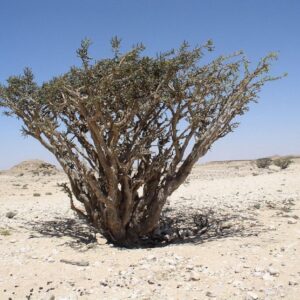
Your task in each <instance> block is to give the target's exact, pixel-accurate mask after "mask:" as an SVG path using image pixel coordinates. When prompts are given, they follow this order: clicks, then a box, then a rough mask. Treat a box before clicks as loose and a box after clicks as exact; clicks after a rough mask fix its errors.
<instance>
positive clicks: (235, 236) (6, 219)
mask: <svg viewBox="0 0 300 300" xmlns="http://www.w3.org/2000/svg"><path fill="white" fill-rule="evenodd" d="M66 181H67V179H66V177H65V175H64V173H63V172H62V171H60V170H58V169H56V168H55V167H53V166H51V165H48V164H45V163H43V162H41V161H27V162H23V163H21V164H20V165H17V166H15V167H13V168H12V169H10V170H6V171H2V172H1V173H0V299H1V300H2V299H46V300H49V299H52V300H53V299H161V300H162V299H295V300H296V299H300V257H299V253H300V220H299V217H300V211H299V209H300V159H299V158H294V163H293V164H292V165H290V166H289V168H287V169H285V170H280V169H279V168H278V167H275V166H271V167H270V168H269V169H258V168H257V167H256V165H255V162H254V161H228V162H214V163H207V164H204V165H197V166H196V167H195V168H194V169H193V172H192V174H191V175H190V176H189V179H188V180H187V181H186V182H185V183H184V184H183V185H182V186H181V187H180V188H179V189H178V190H177V191H176V192H175V193H174V194H173V195H172V196H171V197H170V200H169V202H168V205H167V207H166V212H165V215H166V216H169V217H170V218H172V217H174V218H176V220H178V224H177V225H178V228H179V231H178V232H179V235H180V236H182V239H181V240H177V241H176V242H174V243H171V244H162V245H161V246H160V247H152V248H151V247H148V248H140V249H122V248H117V247H114V246H112V245H109V244H106V242H105V240H104V239H103V238H101V236H100V235H99V234H97V235H96V234H95V233H94V232H93V231H92V230H91V229H90V228H89V227H88V225H86V224H85V223H84V222H83V221H82V220H80V219H78V217H77V216H75V215H74V213H73V212H72V211H71V209H70V208H69V200H68V197H67V196H66V195H65V194H64V193H63V192H62V191H61V189H60V188H59V187H58V186H57V183H61V182H66ZM197 216H198V217H197ZM195 218H196V219H197V218H198V219H199V220H202V219H203V220H206V221H207V224H204V225H203V230H202V232H201V234H199V232H198V233H197V234H195V230H194V229H195V228H194V227H193V226H195V224H194V223H195V222H196V221H195ZM168 230H169V229H166V234H168V235H169V236H170V240H172V234H173V233H172V231H170V232H169V233H168Z"/></svg>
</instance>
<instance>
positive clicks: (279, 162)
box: [273, 157, 293, 170]
mask: <svg viewBox="0 0 300 300" xmlns="http://www.w3.org/2000/svg"><path fill="white" fill-rule="evenodd" d="M292 162H293V161H292V160H291V158H290V157H281V158H277V159H275V160H274V161H273V163H274V165H275V166H277V167H279V168H280V169H282V170H283V169H286V168H287V167H288V166H289V165H290V164H291V163H292Z"/></svg>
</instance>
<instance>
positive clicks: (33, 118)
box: [0, 38, 276, 245]
mask: <svg viewBox="0 0 300 300" xmlns="http://www.w3.org/2000/svg"><path fill="white" fill-rule="evenodd" d="M89 44H90V43H89V41H88V40H84V41H83V42H82V44H81V47H80V48H79V49H78V51H77V54H78V56H79V57H80V58H81V61H82V65H81V66H80V67H72V68H71V69H70V71H69V72H67V73H66V74H64V75H61V76H58V77H55V78H53V79H52V80H50V81H48V82H45V83H43V84H42V85H38V84H37V83H36V82H35V81H34V76H33V74H32V72H31V70H30V69H25V71H24V74H23V75H21V76H12V77H10V78H8V80H7V84H5V85H1V86H0V106H2V107H4V108H5V109H6V111H5V113H6V114H7V115H9V116H16V117H17V118H19V119H21V120H22V121H23V123H24V126H23V128H22V131H23V133H24V134H25V135H29V136H32V137H34V138H35V139H37V140H38V141H39V142H40V143H41V144H42V145H43V146H44V147H46V148H47V149H48V150H49V151H50V152H52V153H53V154H54V155H55V157H56V158H57V160H58V162H59V163H60V165H61V166H62V168H63V170H64V171H65V173H66V174H67V176H68V178H69V180H70V186H71V190H72V194H73V195H74V196H75V198H76V199H77V200H78V201H79V202H81V203H82V205H80V207H79V206H78V204H76V205H75V203H74V202H73V201H71V207H72V209H74V210H75V211H76V212H77V213H78V214H80V215H81V216H83V217H84V218H86V219H87V220H88V221H89V222H90V223H92V224H93V226H95V227H96V228H97V229H98V230H99V231H100V232H101V233H102V234H103V235H104V236H105V237H106V238H107V239H108V240H109V241H111V242H113V243H115V244H119V245H130V244H133V243H136V242H138V241H139V240H140V238H141V237H145V236H147V235H149V234H151V232H153V231H154V230H155V229H156V227H157V226H158V223H159V219H160V215H161V212H162V209H163V206H164V204H165V203H166V199H167V198H168V197H169V196H170V195H171V194H172V193H173V192H174V191H175V190H176V189H177V188H178V187H179V186H180V185H181V184H182V183H183V182H184V180H185V179H186V178H187V176H188V175H189V173H190V172H191V169H192V167H193V165H194V164H195V163H196V162H197V161H198V159H199V158H200V157H202V156H203V155H205V153H206V152H207V151H208V150H209V149H210V147H211V145H212V144H213V143H214V142H215V141H216V140H218V139H219V138H221V137H224V136H225V135H226V134H227V133H229V132H231V131H232V130H233V129H234V128H235V127H236V126H237V123H235V122H234V119H235V117H236V116H237V115H242V114H244V113H245V112H246V111H247V109H248V104H249V103H250V102H251V101H255V100H256V99H257V95H258V92H259V91H260V89H261V87H262V86H263V85H264V83H265V82H267V81H270V80H273V79H275V78H273V77H270V76H268V73H269V67H270V61H271V60H272V59H274V58H276V55H274V54H270V55H268V56H266V57H264V58H263V59H261V61H260V62H259V63H258V65H257V66H256V67H255V68H254V69H253V70H251V71H250V70H249V62H248V61H247V59H246V58H245V57H244V55H243V53H242V52H238V53H235V54H233V55H230V56H220V57H218V58H216V59H214V60H212V61H211V62H210V63H207V64H202V63H201V58H202V56H203V53H204V52H205V51H206V50H208V51H211V50H212V47H213V46H212V43H211V42H210V41H209V42H207V43H206V44H205V45H203V46H200V47H196V48H193V49H191V48H190V47H189V45H188V44H187V43H183V44H182V46H181V47H180V48H179V49H178V50H176V51H175V50H171V51H169V52H166V53H162V54H159V55H157V56H156V57H149V56H143V55H142V54H143V50H144V46H143V45H137V46H135V47H133V48H132V49H131V50H130V51H129V52H127V53H121V52H120V40H119V39H118V38H113V39H112V48H113V56H112V58H107V59H101V60H99V61H96V62H92V60H91V58H90V57H89V52H88V49H89ZM71 198H72V197H71Z"/></svg>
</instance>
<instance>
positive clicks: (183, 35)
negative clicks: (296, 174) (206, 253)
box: [0, 0, 300, 169]
mask: <svg viewBox="0 0 300 300" xmlns="http://www.w3.org/2000/svg"><path fill="white" fill-rule="evenodd" d="M299 16H300V1H298V0H285V1H283V0H264V1H261V0H251V1H250V0H249V1H243V0H206V1H200V0H198V1H196V0H180V1H179V0H152V1H150V0H149V1H147V0H126V1H125V0H119V1H116V0H110V1H108V0H107V1H101V0H85V1H82V0H51V1H50V0H48V1H46V0H45V1H40V0H26V1H20V0H19V1H17V0H1V2H0V42H1V47H0V82H1V83H4V82H5V80H6V78H7V77H8V76H10V75H13V74H19V73H21V72H22V70H23V68H24V67H25V66H29V67H31V68H32V69H33V71H34V73H35V75H36V79H37V81H38V82H39V83H41V82H43V81H46V80H48V79H50V78H51V77H52V76H54V75H58V74H61V73H63V72H66V71H67V70H68V69H69V67H70V66H72V65H75V64H78V63H79V61H78V59H77V58H76V54H75V50H76V49H77V48H78V46H79V44H80V40H81V39H82V38H84V37H89V38H91V39H92V40H93V45H92V49H91V53H92V55H93V56H94V58H101V57H106V56H109V55H111V53H110V44H109V41H110V39H111V37H112V36H114V35H118V36H119V37H121V38H122V39H123V49H124V50H128V49H129V48H130V47H131V45H133V44H135V43H137V42H143V43H144V44H145V45H146V47H147V50H146V53H147V54H149V55H155V54H156V53H157V52H159V51H162V50H168V49H170V48H174V47H175V48H176V47H178V46H179V45H180V43H181V42H182V41H183V40H187V41H189V42H190V44H191V45H196V44H199V43H203V42H205V41H206V40H208V39H213V41H214V43H215V46H216V51H215V52H214V53H213V54H210V56H208V57H207V58H208V59H209V58H213V57H214V56H215V55H217V54H221V53H225V54H229V53H231V52H233V51H236V50H239V49H243V50H244V51H245V52H246V54H247V56H248V58H249V59H250V60H251V61H252V62H253V63H255V62H257V61H258V60H259V58H260V57H262V56H264V55H265V54H267V53H268V52H270V51H279V60H278V61H277V62H275V64H274V67H273V69H272V74H274V75H278V74H282V73H283V72H288V74H289V75H288V77H286V78H284V79H282V80H280V81H275V82H271V83H269V84H268V85H266V86H265V87H264V89H263V91H262V92H261V94H260V101H259V103H258V104H255V105H251V110H250V112H248V114H247V115H245V116H243V118H242V119H241V125H240V127H239V128H238V129H236V130H235V132H234V133H232V134H230V135H228V136H226V137H225V138H223V139H221V140H220V141H218V142H217V143H216V144H215V145H214V146H213V148H212V150H211V151H210V152H209V153H208V154H207V155H206V156H205V158H204V159H203V161H207V160H223V159H246V158H257V157H262V156H268V155H274V154H281V155H285V154H300V96H299V95H300V72H299V67H300V51H299V50H300V17H299ZM19 128H20V122H18V121H17V120H15V119H12V118H7V117H5V116H0V141H1V147H0V169H3V168H8V167H10V166H12V165H13V164H15V163H18V162H20V161H22V160H24V159H33V158H40V159H44V160H47V161H49V162H55V159H54V157H53V156H52V155H51V154H50V153H48V152H47V151H46V150H44V149H43V147H42V146H40V145H39V144H38V143H37V142H36V141H34V140H33V139H32V138H24V137H22V136H21V134H20V131H19Z"/></svg>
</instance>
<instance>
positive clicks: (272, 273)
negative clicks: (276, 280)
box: [267, 267, 279, 276]
mask: <svg viewBox="0 0 300 300" xmlns="http://www.w3.org/2000/svg"><path fill="white" fill-rule="evenodd" d="M267 271H268V273H269V274H270V275H272V276H279V271H278V270H276V269H274V268H272V267H269V268H268V269H267Z"/></svg>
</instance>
